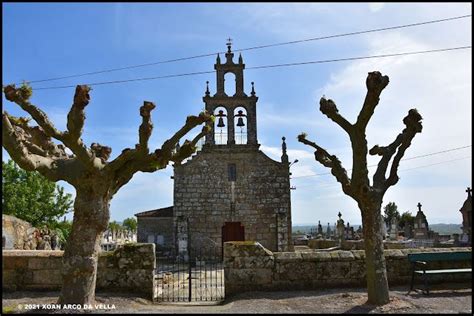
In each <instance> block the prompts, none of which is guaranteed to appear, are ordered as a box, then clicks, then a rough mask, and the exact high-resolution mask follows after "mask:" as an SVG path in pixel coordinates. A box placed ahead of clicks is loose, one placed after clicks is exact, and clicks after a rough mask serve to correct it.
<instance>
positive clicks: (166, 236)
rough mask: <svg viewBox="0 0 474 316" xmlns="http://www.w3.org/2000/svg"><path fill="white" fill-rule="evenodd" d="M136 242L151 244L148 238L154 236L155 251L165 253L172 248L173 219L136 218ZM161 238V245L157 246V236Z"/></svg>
mask: <svg viewBox="0 0 474 316" xmlns="http://www.w3.org/2000/svg"><path fill="white" fill-rule="evenodd" d="M137 218H138V219H137V221H138V225H137V227H138V229H137V241H138V242H142V243H148V242H151V241H150V240H149V239H148V237H149V236H154V241H153V242H154V243H155V244H156V247H157V251H166V250H169V249H172V248H174V226H173V217H137ZM159 235H161V236H163V241H164V244H163V245H159V244H157V242H158V236H159Z"/></svg>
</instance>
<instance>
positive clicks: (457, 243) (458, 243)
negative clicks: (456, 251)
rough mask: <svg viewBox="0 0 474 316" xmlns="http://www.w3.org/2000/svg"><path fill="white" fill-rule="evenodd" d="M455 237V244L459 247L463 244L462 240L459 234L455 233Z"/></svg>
mask: <svg viewBox="0 0 474 316" xmlns="http://www.w3.org/2000/svg"><path fill="white" fill-rule="evenodd" d="M453 238H454V243H453V246H454V247H459V246H460V245H461V242H460V241H459V234H453Z"/></svg>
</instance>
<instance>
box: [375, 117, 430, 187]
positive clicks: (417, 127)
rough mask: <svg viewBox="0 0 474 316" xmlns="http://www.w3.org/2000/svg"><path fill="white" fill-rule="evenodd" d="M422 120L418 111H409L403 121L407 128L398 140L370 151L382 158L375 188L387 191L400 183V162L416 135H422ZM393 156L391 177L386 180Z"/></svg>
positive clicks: (399, 135) (376, 175)
mask: <svg viewBox="0 0 474 316" xmlns="http://www.w3.org/2000/svg"><path fill="white" fill-rule="evenodd" d="M421 120H422V117H421V115H420V114H419V113H418V111H417V110H416V109H411V110H410V111H408V115H407V116H406V117H405V118H404V119H403V123H404V124H405V125H406V127H405V129H403V131H402V132H401V133H400V134H398V136H397V138H396V139H395V140H394V141H393V142H392V143H391V144H390V145H388V146H386V147H379V146H377V145H376V146H374V147H373V148H372V149H371V150H370V152H369V153H370V154H371V155H379V156H382V159H381V160H380V162H379V164H378V167H377V171H376V172H375V174H374V186H376V187H377V188H381V189H383V191H386V190H387V189H388V188H389V187H390V186H392V185H395V184H396V183H397V182H398V180H399V177H398V175H397V170H398V166H399V164H400V160H401V159H402V157H403V155H404V154H405V151H406V149H407V148H408V147H409V146H410V144H411V141H412V140H413V138H414V137H415V135H416V133H421V130H422V128H423V126H422V125H421ZM395 152H396V155H395ZM393 155H395V158H394V159H393V162H392V166H391V168H390V175H389V177H388V178H387V179H385V173H386V172H387V168H388V164H389V162H390V159H392V156H393Z"/></svg>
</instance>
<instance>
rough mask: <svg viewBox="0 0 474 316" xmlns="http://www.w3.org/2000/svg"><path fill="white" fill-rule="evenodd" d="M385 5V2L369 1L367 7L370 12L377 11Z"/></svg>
mask: <svg viewBox="0 0 474 316" xmlns="http://www.w3.org/2000/svg"><path fill="white" fill-rule="evenodd" d="M384 6H385V3H382V2H371V3H369V9H370V11H371V12H377V11H380V10H382V8H383V7H384Z"/></svg>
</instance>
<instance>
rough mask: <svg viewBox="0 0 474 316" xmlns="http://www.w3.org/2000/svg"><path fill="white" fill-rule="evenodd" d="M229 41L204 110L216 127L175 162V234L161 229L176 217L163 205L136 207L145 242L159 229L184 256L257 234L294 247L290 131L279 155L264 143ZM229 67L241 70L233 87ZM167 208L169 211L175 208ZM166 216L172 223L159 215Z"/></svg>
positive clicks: (274, 245)
mask: <svg viewBox="0 0 474 316" xmlns="http://www.w3.org/2000/svg"><path fill="white" fill-rule="evenodd" d="M227 47H228V50H227V53H226V54H225V58H226V60H225V62H221V60H220V56H219V55H218V56H217V60H216V64H215V65H214V68H215V70H216V75H217V87H216V88H217V91H216V93H215V94H214V95H211V93H210V91H209V87H208V86H207V88H206V92H205V96H204V97H203V101H204V103H205V108H206V111H208V112H209V113H214V115H215V116H216V121H215V123H214V126H213V130H212V131H211V132H210V133H209V134H208V135H206V138H205V143H204V145H203V146H202V150H200V151H199V152H198V153H197V154H196V155H195V156H193V157H192V158H191V159H189V160H187V161H186V162H184V163H183V164H175V165H174V176H173V178H174V196H173V201H174V203H173V204H174V205H173V207H172V223H173V224H172V225H173V234H172V236H171V237H170V234H169V233H167V234H166V235H167V236H168V242H167V243H166V241H164V240H163V236H164V234H160V231H163V232H165V231H169V224H170V217H169V216H168V217H165V216H162V215H164V214H160V213H164V212H165V211H163V212H160V210H154V211H148V212H143V213H138V214H136V216H137V218H138V241H139V242H140V241H142V242H151V241H152V240H153V237H150V236H153V232H155V233H156V234H158V235H157V236H161V237H159V238H160V240H161V242H162V243H163V244H166V246H167V247H168V248H171V250H170V251H171V252H172V253H174V254H179V255H181V256H183V257H187V256H189V255H192V254H193V251H197V250H198V249H200V248H202V247H213V248H215V249H217V251H218V252H220V251H222V247H223V243H224V242H226V241H258V242H260V243H261V244H262V245H263V246H264V247H266V248H268V249H270V250H272V251H292V250H293V246H292V242H291V201H290V181H289V176H290V173H289V165H290V164H289V162H288V156H287V154H286V143H285V139H284V138H283V143H282V156H281V161H275V160H272V159H271V158H269V157H268V156H266V155H265V154H264V153H263V152H262V151H261V150H259V147H260V144H259V143H258V138H257V101H258V97H257V96H256V94H255V89H254V86H253V82H252V89H251V92H250V93H249V95H247V94H246V93H245V91H244V76H243V70H244V68H245V64H244V63H243V60H242V56H239V58H238V62H237V63H234V61H233V57H234V54H233V52H232V51H231V45H230V43H228V46H227ZM229 73H230V74H232V75H233V76H234V77H235V93H234V94H232V93H229V91H225V78H227V76H226V74H229ZM227 80H229V79H227ZM232 90H234V89H232ZM162 210H166V212H167V213H168V214H170V208H166V209H162ZM160 216H161V217H162V218H163V219H165V218H167V221H162V222H163V223H165V222H166V223H167V224H161V223H158V222H160V221H159V220H157V219H158V218H159V217H160ZM151 222H154V224H151ZM165 225H166V226H168V228H165V227H164V226H165ZM169 239H171V240H169ZM155 242H156V239H155ZM157 246H160V245H157ZM189 252H191V254H190V253H189Z"/></svg>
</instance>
